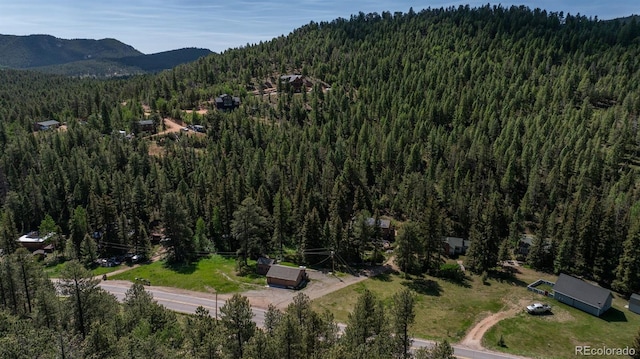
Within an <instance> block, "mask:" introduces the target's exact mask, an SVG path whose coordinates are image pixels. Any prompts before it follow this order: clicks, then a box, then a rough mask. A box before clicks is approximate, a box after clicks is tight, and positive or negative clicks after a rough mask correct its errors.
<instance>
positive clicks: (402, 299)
mask: <svg viewBox="0 0 640 359" xmlns="http://www.w3.org/2000/svg"><path fill="white" fill-rule="evenodd" d="M393 303H394V305H393V306H391V322H392V326H393V335H394V336H393V341H394V354H395V356H396V357H397V358H403V359H406V358H410V357H411V353H410V351H409V349H410V348H411V344H412V342H413V340H412V339H411V336H410V335H409V327H410V326H411V325H412V324H413V323H414V321H415V317H416V313H415V299H414V297H413V294H412V293H411V291H410V290H409V289H404V290H402V291H401V292H398V293H396V294H395V295H394V296H393Z"/></svg>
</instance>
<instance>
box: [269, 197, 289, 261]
mask: <svg viewBox="0 0 640 359" xmlns="http://www.w3.org/2000/svg"><path fill="white" fill-rule="evenodd" d="M273 223H274V227H273V237H272V242H273V244H274V247H275V248H277V249H278V251H279V256H280V257H281V258H282V256H283V251H284V245H285V244H286V242H287V237H288V235H290V228H291V201H289V199H288V198H287V197H286V196H285V195H284V193H283V191H282V190H279V191H278V193H276V195H275V198H274V199H273Z"/></svg>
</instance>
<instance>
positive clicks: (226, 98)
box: [215, 93, 240, 110]
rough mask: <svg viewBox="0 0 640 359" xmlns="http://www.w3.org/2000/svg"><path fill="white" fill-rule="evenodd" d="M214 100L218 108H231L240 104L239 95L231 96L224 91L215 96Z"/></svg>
mask: <svg viewBox="0 0 640 359" xmlns="http://www.w3.org/2000/svg"><path fill="white" fill-rule="evenodd" d="M215 102H216V108H217V109H218V110H233V109H235V108H237V107H239V106H240V97H235V96H231V95H229V94H226V93H225V94H222V95H220V96H219V97H216V99H215Z"/></svg>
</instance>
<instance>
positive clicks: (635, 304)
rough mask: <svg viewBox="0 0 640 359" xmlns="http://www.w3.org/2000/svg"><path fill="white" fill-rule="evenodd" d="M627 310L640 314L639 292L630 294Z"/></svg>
mask: <svg viewBox="0 0 640 359" xmlns="http://www.w3.org/2000/svg"><path fill="white" fill-rule="evenodd" d="M629 310H630V311H632V312H634V313H636V314H640V294H635V293H634V294H632V295H631V298H629Z"/></svg>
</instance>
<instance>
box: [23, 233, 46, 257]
mask: <svg viewBox="0 0 640 359" xmlns="http://www.w3.org/2000/svg"><path fill="white" fill-rule="evenodd" d="M51 236H52V234H51V233H49V234H47V235H45V236H41V235H40V234H39V233H38V232H36V231H33V232H29V233H27V234H25V235H24V236H22V237H20V238H18V243H20V245H22V246H23V247H25V248H26V249H28V250H30V251H32V252H33V251H37V250H42V251H43V252H44V250H45V247H48V246H47V243H46V242H47V240H48V239H49V238H51Z"/></svg>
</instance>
